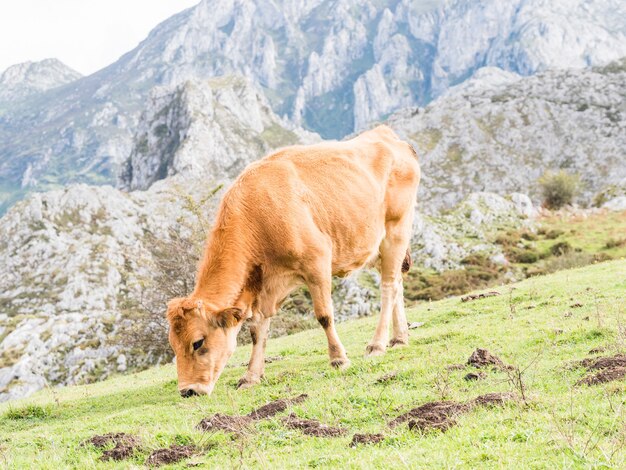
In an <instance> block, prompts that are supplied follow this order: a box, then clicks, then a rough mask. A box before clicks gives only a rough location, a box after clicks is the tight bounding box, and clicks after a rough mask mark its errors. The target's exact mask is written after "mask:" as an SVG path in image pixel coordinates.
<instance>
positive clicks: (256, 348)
mask: <svg viewBox="0 0 626 470" xmlns="http://www.w3.org/2000/svg"><path fill="white" fill-rule="evenodd" d="M270 320H271V318H265V317H263V316H256V315H255V316H254V317H253V319H252V321H251V322H250V336H251V338H252V355H251V356H250V362H248V370H247V371H246V373H245V374H244V376H243V377H242V378H241V380H239V384H238V385H237V388H248V387H251V386H252V385H256V384H258V383H260V382H261V379H262V378H263V373H264V371H265V345H266V343H267V336H268V334H269V330H270Z"/></svg>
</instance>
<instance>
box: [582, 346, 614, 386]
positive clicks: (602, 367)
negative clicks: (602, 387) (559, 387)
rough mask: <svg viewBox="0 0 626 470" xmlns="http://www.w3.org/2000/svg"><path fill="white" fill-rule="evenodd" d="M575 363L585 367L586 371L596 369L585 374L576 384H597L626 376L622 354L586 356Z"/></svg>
mask: <svg viewBox="0 0 626 470" xmlns="http://www.w3.org/2000/svg"><path fill="white" fill-rule="evenodd" d="M592 351H593V350H592ZM590 353H591V351H590ZM575 365H576V366H582V367H585V368H586V369H587V370H588V371H597V372H594V373H589V374H587V375H585V376H584V377H583V378H582V379H580V380H579V381H578V382H576V385H598V384H603V383H607V382H612V381H614V380H621V379H623V378H624V377H625V376H626V356H625V355H623V354H617V355H615V356H609V357H588V358H587V359H583V360H582V361H579V362H577V363H576V364H575Z"/></svg>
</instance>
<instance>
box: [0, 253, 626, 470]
mask: <svg viewBox="0 0 626 470" xmlns="http://www.w3.org/2000/svg"><path fill="white" fill-rule="evenodd" d="M496 290H497V291H498V292H499V294H500V295H495V296H492V297H487V298H479V299H477V300H473V301H468V302H461V300H460V299H459V298H458V297H453V298H449V299H446V300H443V301H439V302H431V303H422V304H420V305H418V306H417V307H415V308H411V309H409V310H408V320H409V322H410V323H412V322H423V323H424V324H423V325H422V326H419V327H417V328H415V329H412V330H411V338H410V344H409V345H408V346H407V347H405V348H401V349H391V350H389V351H388V352H387V354H386V355H385V356H382V357H379V358H374V359H366V358H364V357H363V351H364V348H365V345H366V344H367V341H368V340H369V338H370V336H371V334H372V332H373V330H374V325H375V323H376V320H377V319H376V318H366V319H360V320H355V321H350V322H346V323H343V324H341V325H339V326H338V331H339V335H340V336H341V338H342V340H343V341H344V344H345V345H346V348H347V351H348V355H349V356H350V358H351V359H352V366H351V368H350V369H348V370H347V371H345V372H340V371H335V370H332V369H330V367H329V366H328V360H327V353H326V341H325V338H324V335H323V332H322V331H321V329H316V330H312V331H307V332H302V333H298V334H296V335H292V336H288V337H284V338H278V339H274V340H271V341H270V342H269V343H268V357H270V358H272V362H271V363H269V364H267V369H266V376H265V380H264V381H263V382H262V383H261V384H260V385H259V386H257V387H256V388H252V389H249V390H235V388H234V387H235V385H236V383H237V381H238V379H239V377H240V376H241V375H242V374H243V372H244V370H245V362H246V359H247V357H248V354H249V351H248V348H239V349H238V350H237V351H236V353H235V355H234V356H233V358H232V359H231V361H230V366H229V367H228V368H227V369H226V370H225V372H224V374H223V376H222V377H221V379H220V381H219V383H218V385H217V387H216V389H215V391H214V393H213V395H212V396H211V397H199V398H192V399H187V400H183V399H181V398H180V397H179V395H178V392H177V389H176V380H175V370H174V367H173V366H171V365H169V366H163V367H158V368H154V369H150V370H147V371H145V372H142V373H139V374H134V375H127V376H121V377H116V378H113V379H109V380H107V381H104V382H101V383H98V384H93V385H85V386H74V387H67V388H64V389H46V390H44V391H42V392H39V393H38V394H37V395H35V396H33V397H31V398H29V399H26V400H22V401H17V402H13V403H8V404H2V405H0V432H1V434H2V436H3V437H2V443H1V446H2V447H1V453H2V458H3V461H4V463H5V464H6V465H8V466H9V467H12V468H22V467H32V466H37V467H39V468H54V469H59V468H71V467H83V468H84V467H89V468H123V467H127V466H128V465H130V464H134V465H141V464H142V463H144V462H145V461H146V459H147V458H148V455H150V454H151V453H152V452H153V451H154V450H155V449H158V448H168V449H169V448H170V446H172V445H177V446H180V447H175V448H172V449H173V450H172V449H170V450H168V451H167V452H168V453H170V454H171V453H175V451H176V452H178V453H179V454H182V455H183V456H184V455H187V457H183V459H182V460H181V461H180V462H179V463H178V464H174V465H173V467H172V468H174V467H176V468H184V467H185V466H186V465H187V464H190V463H191V464H196V463H197V464H204V465H209V466H211V467H233V466H244V467H251V466H262V467H272V468H276V467H278V468H285V467H292V468H293V467H294V466H295V467H322V468H331V467H337V466H342V467H346V466H360V467H362V466H367V467H381V466H385V467H389V466H397V467H405V466H406V467H418V466H419V467H425V466H435V467H450V466H467V467H477V466H480V467H495V468H499V467H503V466H505V467H510V466H515V465H520V464H522V463H523V464H524V465H527V466H540V467H563V466H566V467H572V466H574V467H578V466H583V467H591V466H610V467H622V466H624V465H625V464H626V447H625V445H626V439H625V435H624V429H626V416H625V415H624V406H625V405H626V400H625V398H624V397H625V396H626V388H625V387H626V386H625V384H624V381H623V380H617V381H610V382H607V383H600V384H595V385H594V384H593V383H594V382H593V381H591V382H590V383H592V385H586V384H585V381H586V379H585V378H588V377H596V375H597V374H596V375H594V374H595V372H594V371H593V370H591V371H590V372H588V371H587V368H590V369H593V367H594V364H595V363H596V362H598V361H596V360H595V359H594V360H590V361H586V362H585V363H584V364H585V365H580V364H579V363H578V361H580V360H582V359H585V358H587V357H592V358H596V357H598V356H613V355H614V354H624V352H626V351H625V347H626V342H625V341H626V334H625V332H624V329H623V324H624V317H623V316H624V304H623V300H624V296H625V295H626V261H624V260H618V261H610V262H605V263H600V264H596V265H593V266H588V267H585V268H580V269H575V270H566V271H561V272H559V273H555V274H551V275H548V276H542V277H534V278H530V279H527V280H525V281H523V282H521V283H518V284H514V285H510V286H506V287H500V288H498V289H496ZM477 348H486V349H488V350H489V351H490V352H491V353H493V354H495V355H496V356H498V357H499V358H500V359H501V362H500V363H498V362H495V361H494V363H493V364H494V365H493V366H492V367H487V368H482V369H476V368H475V367H473V366H470V365H466V364H465V363H466V362H467V360H468V357H469V356H470V355H471V354H472V352H473V351H475V350H476V349H477ZM472 357H473V358H476V357H478V358H479V359H480V358H481V357H482V358H483V359H485V358H486V359H489V356H485V354H484V353H481V352H480V351H478V352H477V355H472ZM620 357H621V356H620ZM603 361H604V362H607V360H603ZM600 362H602V361H600ZM457 364H463V365H457ZM606 370H609V371H617V373H618V374H619V370H620V369H619V367H614V368H610V369H606ZM606 370H605V371H606ZM471 373H473V374H474V375H473V376H471V377H473V378H477V380H465V379H464V377H466V376H468V375H469V374H471ZM589 374H591V375H589ZM603 374H604V375H603V376H608V375H610V374H607V373H606V372H603ZM581 379H582V381H581ZM492 392H502V393H513V394H514V395H513V396H515V397H516V398H515V399H514V400H511V401H508V402H505V403H504V405H503V406H496V405H494V406H485V407H483V406H470V405H471V404H472V403H478V402H472V400H473V399H474V398H476V397H478V396H483V398H481V400H483V401H482V402H484V403H496V404H497V403H499V401H497V400H498V396H489V395H488V396H487V397H485V396H484V395H485V394H487V393H492ZM301 393H306V394H307V395H308V397H307V398H299V399H298V400H296V402H297V403H294V404H292V405H289V404H287V405H286V407H287V408H288V409H287V410H285V411H282V412H281V411H280V409H284V408H280V407H278V408H277V406H273V407H274V408H277V409H278V410H279V411H278V414H276V415H274V416H269V415H271V413H270V412H269V411H270V410H269V409H268V410H267V416H268V417H267V418H265V419H261V418H262V416H261V415H259V416H257V417H256V418H255V417H254V415H252V416H253V418H241V419H243V420H244V423H245V426H243V427H235V428H233V429H234V431H235V432H227V431H219V430H216V431H209V432H203V431H200V430H199V429H198V428H197V427H196V426H197V425H198V424H199V423H200V421H201V420H203V419H204V418H211V417H212V416H213V415H214V414H215V413H221V414H223V415H245V414H247V413H250V411H251V410H253V409H257V408H258V407H259V406H261V405H264V404H266V403H268V402H270V401H272V400H276V399H279V398H293V397H296V396H298V395H299V394H301ZM489 397H491V398H489ZM502 397H505V398H507V397H511V395H502ZM488 399H490V400H492V401H487V400H488ZM440 400H453V401H455V402H457V403H459V405H454V406H455V407H456V408H455V409H457V410H459V411H461V410H462V411H463V413H462V414H461V413H460V412H459V414H454V415H452V417H453V419H454V421H453V422H451V421H448V424H446V426H445V427H444V429H446V430H445V431H439V430H436V429H433V430H427V429H428V427H426V428H423V429H426V430H424V431H420V430H419V429H418V428H417V427H414V430H411V429H409V426H408V425H407V424H406V423H402V424H399V425H397V426H395V427H391V426H389V424H388V423H389V422H391V421H392V420H394V419H395V418H397V417H398V416H400V415H401V414H403V413H406V412H407V411H409V410H411V409H412V408H415V407H418V406H420V405H424V404H426V403H428V402H434V401H440ZM493 400H496V401H493ZM463 403H465V404H463ZM437 406H442V405H431V407H433V409H437V408H436V407H437ZM270 408H272V407H270ZM273 412H275V410H274V411H272V413H273ZM289 413H294V414H295V416H296V417H297V418H305V419H309V420H319V421H320V422H321V423H323V424H326V425H328V426H331V427H336V428H341V429H343V430H344V431H343V433H342V432H341V430H340V431H338V432H337V433H335V432H334V431H333V434H338V435H337V436H334V437H312V436H309V435H307V434H304V432H303V431H302V430H298V429H294V428H293V426H294V425H295V424H297V421H295V420H296V418H295V417H293V418H289V420H285V419H286V416H287V415H289ZM222 419H223V421H227V420H228V419H229V418H227V417H226V418H222ZM241 419H240V421H238V422H241ZM445 419H448V418H445ZM207 422H213V423H215V424H216V425H217V424H218V421H216V419H215V418H214V419H213V421H211V420H209V421H205V423H207ZM417 422H418V423H420V422H421V423H422V424H421V425H420V426H425V422H424V421H417ZM204 426H205V427H206V426H207V424H205V425H204ZM237 426H239V425H237ZM414 426H416V425H414ZM306 429H309V428H306ZM120 432H123V433H126V434H128V435H131V436H133V437H132V438H129V437H124V436H117V437H116V439H125V441H124V442H132V443H139V444H137V445H136V446H135V444H133V446H135V447H133V449H134V450H132V451H130V452H126V453H125V452H121V451H119V450H118V454H119V455H121V458H122V460H121V461H113V460H107V461H102V460H101V456H103V455H105V454H106V453H107V452H109V454H106V455H110V453H111V452H112V453H115V452H113V451H112V449H111V448H112V447H113V445H114V444H113V443H110V444H106V439H110V438H108V437H107V438H105V439H104V441H105V443H104V444H100V443H101V442H102V440H103V439H101V438H94V436H103V435H105V434H106V433H120ZM306 432H310V431H306ZM329 433H330V431H329ZM355 433H373V434H382V435H383V437H382V440H381V441H380V442H379V443H377V444H372V445H360V444H357V445H356V448H353V447H351V446H350V443H351V440H352V437H353V434H355ZM91 438H94V440H92V441H91V442H88V443H86V444H83V443H85V442H86V441H87V440H89V439H91ZM129 439H130V440H129ZM376 439H380V438H376ZM376 439H374V440H376ZM96 444H98V445H96ZM99 445H103V446H104V447H103V448H102V447H98V446H99ZM189 446H193V447H192V448H191V447H189ZM189 449H193V451H190V450H189ZM122 450H123V449H122ZM162 454H163V452H161V453H159V454H155V455H157V456H158V455H162ZM190 454H193V455H191V456H189V455H190ZM154 458H156V457H154V456H152V457H150V459H151V461H154V460H153V459H154Z"/></svg>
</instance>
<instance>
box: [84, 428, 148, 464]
mask: <svg viewBox="0 0 626 470" xmlns="http://www.w3.org/2000/svg"><path fill="white" fill-rule="evenodd" d="M139 443H140V441H139V438H138V437H137V436H133V435H132V434H126V433H123V432H117V433H108V434H103V435H101V436H98V435H96V436H93V437H92V438H90V439H87V440H86V441H85V442H83V445H87V444H91V445H93V446H94V447H97V448H98V449H104V448H105V447H109V446H111V445H112V446H113V447H112V448H111V449H107V450H105V451H104V452H103V453H102V455H101V456H100V460H103V461H106V460H117V461H119V460H124V459H128V458H130V457H132V456H133V454H134V453H135V450H136V449H137V448H138V447H139Z"/></svg>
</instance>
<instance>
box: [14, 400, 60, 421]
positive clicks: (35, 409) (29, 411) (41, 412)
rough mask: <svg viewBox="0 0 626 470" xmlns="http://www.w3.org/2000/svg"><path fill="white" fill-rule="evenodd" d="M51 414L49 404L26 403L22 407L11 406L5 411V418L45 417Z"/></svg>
mask: <svg viewBox="0 0 626 470" xmlns="http://www.w3.org/2000/svg"><path fill="white" fill-rule="evenodd" d="M50 415H51V408H50V407H49V406H40V405H33V404H31V405H26V406H23V407H20V408H9V409H8V410H7V411H6V412H5V413H4V418H5V419H10V420H21V419H45V418H48V417H49V416H50Z"/></svg>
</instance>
